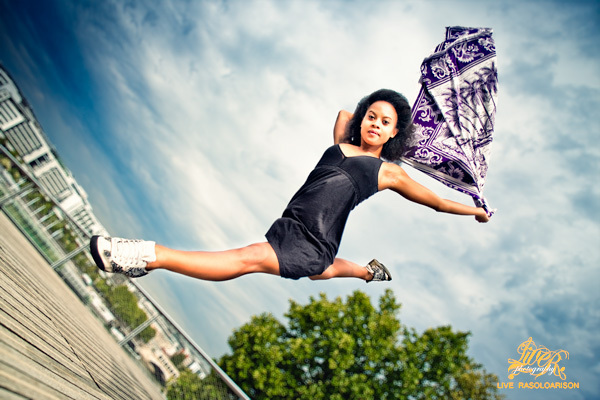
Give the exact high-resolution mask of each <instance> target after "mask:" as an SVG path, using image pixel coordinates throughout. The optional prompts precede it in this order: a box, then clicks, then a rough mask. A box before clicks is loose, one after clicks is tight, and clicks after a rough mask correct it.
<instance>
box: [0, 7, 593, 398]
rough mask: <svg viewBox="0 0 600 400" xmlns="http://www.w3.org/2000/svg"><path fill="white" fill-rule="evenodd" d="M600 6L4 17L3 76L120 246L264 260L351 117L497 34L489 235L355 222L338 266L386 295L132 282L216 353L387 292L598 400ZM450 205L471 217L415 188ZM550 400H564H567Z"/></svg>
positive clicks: (2, 13) (465, 225)
mask: <svg viewBox="0 0 600 400" xmlns="http://www.w3.org/2000/svg"><path fill="white" fill-rule="evenodd" d="M598 21H600V6H599V4H598V3H597V2H593V1H590V2H579V1H573V2H569V3H568V4H566V3H565V4H563V3H562V2H550V1H547V2H542V1H533V2H527V1H498V2H474V1H448V2H441V1H378V2H375V1H321V2H317V1H303V2H301V1H294V0H290V1H275V0H274V1H266V0H265V1H241V0H240V1H192V2H188V1H173V2H125V1H110V0H108V1H102V2H94V1H77V2H76V1H52V0H48V1H43V2H41V1H30V0H25V1H10V0H0V35H1V37H0V61H1V62H2V63H3V64H4V66H5V67H6V68H7V69H8V70H9V71H10V73H11V74H12V76H13V77H14V78H15V80H16V81H17V83H18V85H19V86H20V88H21V90H22V91H23V92H24V94H25V96H26V97H27V99H28V101H29V102H30V103H31V105H32V107H33V109H34V111H35V113H36V115H37V117H38V119H39V121H40V122H41V124H42V126H43V128H44V130H45V132H46V134H47V135H48V136H49V138H50V139H51V141H52V142H53V143H54V144H55V146H56V148H57V150H58V152H59V154H60V155H61V157H62V158H63V159H64V161H65V163H66V165H67V166H68V167H69V168H70V169H71V170H72V172H73V174H74V176H75V177H76V179H77V180H78V182H79V183H80V184H81V185H82V186H83V187H84V188H85V190H86V191H87V193H88V195H89V200H90V202H91V203H92V205H93V207H94V211H95V213H96V214H97V216H98V217H99V219H100V220H101V221H102V222H103V224H104V225H105V226H106V227H107V229H108V230H109V231H110V232H111V233H112V234H113V235H115V236H126V237H140V238H145V239H151V240H156V241H158V242H159V243H161V244H165V245H168V246H172V247H175V248H181V249H190V250H191V249H205V250H222V249H226V248H232V247H238V246H243V245H246V244H249V243H252V242H256V241H262V240H264V233H265V232H266V231H267V229H268V228H269V226H270V224H271V222H272V221H273V220H274V219H275V218H277V217H278V216H279V215H280V214H281V212H282V211H283V209H284V208H285V205H286V204H287V202H288V200H289V199H290V198H291V196H292V195H293V194H294V192H295V191H296V189H297V188H298V187H299V186H300V185H301V184H302V183H303V181H304V179H305V178H306V176H307V174H308V173H309V172H310V170H311V169H312V167H313V166H314V164H315V163H316V162H317V161H318V159H319V157H320V155H321V154H322V152H323V151H324V149H325V148H327V147H328V146H329V145H330V144H331V143H332V126H333V122H334V120H335V117H336V114H337V111H338V110H340V109H341V108H345V109H350V110H352V109H353V108H354V106H355V104H356V102H357V101H358V100H359V99H360V98H361V97H362V96H364V95H365V94H367V93H370V92H372V91H373V90H375V89H379V88H381V87H386V88H392V89H395V90H398V91H400V92H402V93H404V94H405V95H406V96H407V97H408V99H409V100H410V101H411V102H412V101H413V100H414V99H415V97H416V95H417V93H418V77H419V66H420V63H421V61H422V59H423V58H424V57H426V56H427V55H428V54H429V53H430V52H431V51H432V50H433V49H434V47H435V46H436V45H437V44H438V43H439V42H441V41H442V40H443V36H444V31H445V27H446V26H451V25H463V26H485V27H491V28H493V29H494V35H495V40H496V45H497V52H498V70H499V80H500V85H499V90H500V91H499V104H498V114H497V120H496V136H495V141H494V144H493V148H492V161H491V163H490V170H489V173H488V179H487V184H486V190H485V194H486V197H487V198H488V200H489V201H490V203H491V205H492V206H493V207H496V208H498V212H497V214H496V215H495V216H494V218H493V219H492V221H491V222H490V223H489V224H483V225H481V224H477V223H476V222H475V221H474V220H472V219H471V218H464V217H456V216H449V215H441V214H436V213H434V212H432V211H430V210H428V209H425V208H422V207H419V206H416V205H413V204H410V203H408V202H407V201H405V200H403V199H401V198H400V197H398V196H397V195H394V194H393V193H380V194H378V195H377V196H375V197H374V198H372V199H370V200H369V201H368V202H365V203H363V204H361V205H360V206H359V207H358V208H357V209H356V210H355V211H354V212H353V214H352V215H351V217H350V221H349V223H348V225H347V229H346V232H345V234H344V239H343V242H342V247H341V249H340V253H339V255H340V256H342V257H344V258H349V259H352V260H354V261H357V262H361V263H366V262H368V261H369V260H370V259H371V258H374V257H376V258H378V259H379V260H381V261H383V262H384V263H385V264H386V265H388V266H389V267H390V268H391V270H392V272H393V275H394V280H393V281H392V282H390V283H389V284H369V285H365V284H364V282H361V281H358V280H356V281H353V280H343V279H341V280H337V281H329V282H312V281H309V280H300V281H288V280H283V279H280V278H277V277H272V276H261V275H254V276H246V277H243V278H240V279H238V280H235V281H231V282H225V283H210V282H201V281H197V280H193V279H191V278H186V277H181V276H177V275H175V274H170V273H168V272H163V271H160V272H156V273H153V274H151V275H150V276H148V277H145V278H142V279H140V280H139V282H140V283H141V284H142V285H143V286H144V287H145V288H147V289H148V290H149V291H150V293H151V294H152V295H153V296H154V297H155V298H156V299H157V300H159V301H160V303H161V304H162V305H163V306H164V307H165V308H166V309H167V310H168V311H170V312H171V313H172V315H173V316H174V317H175V319H176V320H177V321H178V322H179V323H180V325H181V326H183V327H184V328H185V329H186V330H187V331H188V332H189V333H190V334H191V335H192V337H193V338H194V339H195V340H196V342H197V343H198V344H200V345H201V346H202V347H203V348H204V349H205V350H207V352H208V353H209V354H211V355H212V356H214V357H219V356H220V355H222V354H224V353H225V352H227V351H228V346H227V338H228V336H229V335H230V333H231V331H232V329H234V328H236V327H239V326H240V325H242V324H243V323H245V322H247V321H248V320H249V318H250V316H251V315H254V314H260V313H262V312H272V313H273V314H275V315H276V316H277V317H279V318H282V320H283V317H282V316H283V313H284V312H285V311H286V310H287V308H288V299H290V298H291V299H294V300H296V301H299V302H301V303H306V302H307V301H308V299H309V297H310V296H316V295H317V294H318V293H319V292H325V293H327V295H328V296H329V297H330V298H334V297H335V296H343V297H345V296H347V295H348V294H349V293H351V292H352V291H354V290H356V289H360V290H363V291H365V292H367V293H368V294H369V295H370V296H371V298H372V299H373V301H376V299H377V298H378V297H379V296H380V295H381V294H382V293H383V291H384V289H385V288H388V287H391V288H392V289H393V290H394V293H395V294H396V296H397V298H398V300H399V301H400V302H401V303H402V304H403V308H402V312H401V314H400V317H401V319H402V322H403V323H404V324H407V325H409V326H413V327H415V328H417V329H419V330H422V329H426V328H428V327H432V326H439V325H444V324H451V325H452V326H453V327H454V328H455V329H460V330H465V331H466V330H468V331H471V332H472V338H471V346H470V352H471V355H472V356H473V357H475V358H476V360H477V361H479V362H481V363H483V364H484V365H485V367H486V368H487V369H488V370H489V371H491V372H494V373H496V374H497V375H498V376H499V378H500V380H501V381H504V382H507V381H508V378H507V372H506V369H507V367H508V364H507V359H508V358H515V357H516V356H517V353H516V348H517V346H518V345H519V344H520V343H521V342H523V341H525V340H526V339H527V338H529V337H533V339H534V341H535V342H536V343H537V344H543V345H545V346H546V347H548V348H549V349H563V350H567V351H569V352H570V359H569V360H568V361H566V362H565V364H564V366H565V372H566V374H567V379H568V380H569V381H574V382H580V384H581V389H580V390H579V391H568V393H565V391H564V390H563V391H556V392H553V391H523V390H521V391H519V390H513V391H504V393H506V394H508V395H509V397H510V398H523V399H524V398H528V399H535V398H540V399H541V398H573V399H583V398H590V399H591V398H597V397H598V396H600V383H599V382H600V379H598V377H599V376H600V361H599V360H600V342H599V340H598V331H599V330H600V311H599V310H600V295H599V290H598V287H599V284H600V271H599V269H598V267H599V265H600V251H599V250H598V241H599V240H598V239H599V237H600V235H599V233H600V232H599V231H600V229H599V227H600V225H599V223H600V213H599V208H600V207H599V206H600V204H599V203H600V202H599V197H600V193H599V192H600V190H599V188H598V183H597V182H598V178H599V176H600V174H599V172H600V166H599V164H600V163H599V160H600V146H599V145H598V135H599V130H598V125H597V124H596V123H595V120H594V117H595V116H596V115H597V110H598V108H599V106H600V95H599V94H600V78H599V76H598V71H600V63H599V54H600V51H599V50H600V48H599V47H600V44H599V43H600V30H599V27H598ZM407 171H408V172H409V174H410V175H411V176H412V177H413V178H415V179H416V180H418V181H420V182H422V183H424V184H425V185H427V186H429V187H430V188H432V189H433V190H435V191H436V192H437V193H439V194H440V195H443V196H444V197H448V198H451V199H454V200H458V201H462V202H465V203H469V202H470V199H469V198H467V197H465V196H464V195H461V194H459V193H454V192H452V191H450V190H449V189H446V188H445V187H443V186H441V185H440V184H438V183H437V182H434V181H432V180H430V179H428V178H426V177H424V176H423V175H422V174H421V173H419V172H417V171H415V170H411V169H410V168H409V167H407ZM553 396H554V397H553Z"/></svg>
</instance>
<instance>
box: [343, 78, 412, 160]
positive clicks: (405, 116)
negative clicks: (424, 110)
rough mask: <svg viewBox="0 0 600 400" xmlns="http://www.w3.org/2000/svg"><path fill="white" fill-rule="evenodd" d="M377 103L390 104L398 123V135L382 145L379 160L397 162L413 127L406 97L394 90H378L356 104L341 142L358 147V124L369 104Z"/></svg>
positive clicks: (359, 138) (359, 141)
mask: <svg viewBox="0 0 600 400" xmlns="http://www.w3.org/2000/svg"><path fill="white" fill-rule="evenodd" d="M377 101H385V102H388V103H390V104H391V105H392V106H393V107H394V109H395V110H396V114H397V115H398V122H397V123H396V129H398V133H397V134H396V136H394V137H393V138H390V140H388V141H387V143H385V144H384V145H383V149H382V151H381V158H383V159H384V160H386V161H390V162H392V161H397V160H399V159H400V157H401V156H402V155H403V154H404V151H405V150H406V148H407V144H408V141H409V139H410V136H411V135H412V134H413V132H414V125H413V124H412V117H411V114H412V113H411V108H410V105H409V104H408V101H407V100H406V97H404V96H403V95H401V94H400V93H398V92H396V91H394V90H390V89H379V90H377V91H375V92H373V93H371V94H370V95H368V96H366V97H363V99H362V100H361V101H359V102H358V105H357V106H356V110H355V111H354V115H353V117H352V119H351V120H350V122H348V125H347V127H346V134H345V135H344V139H343V140H342V141H343V142H344V143H350V144H353V145H356V146H360V144H361V136H360V124H361V123H362V120H363V118H364V117H365V115H366V113H367V110H368V109H369V107H370V106H371V104H373V103H375V102H377Z"/></svg>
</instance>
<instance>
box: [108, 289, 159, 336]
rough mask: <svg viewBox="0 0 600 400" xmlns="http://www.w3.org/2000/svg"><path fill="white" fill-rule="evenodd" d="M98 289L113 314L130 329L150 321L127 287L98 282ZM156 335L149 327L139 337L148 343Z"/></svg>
mask: <svg viewBox="0 0 600 400" xmlns="http://www.w3.org/2000/svg"><path fill="white" fill-rule="evenodd" d="M96 289H98V291H100V292H101V293H102V295H103V296H104V298H105V299H106V301H108V303H109V304H110V309H111V310H112V312H113V314H115V316H116V317H117V318H119V319H120V320H121V321H123V322H124V323H125V324H127V325H128V326H129V327H130V328H132V329H133V328H135V327H137V326H139V325H141V324H143V323H144V322H146V320H147V319H148V316H147V315H146V313H145V312H144V311H142V309H140V307H139V306H138V302H137V298H136V297H135V295H134V294H133V293H131V292H130V291H129V290H128V289H127V286H125V285H119V286H115V287H111V286H108V285H106V283H104V282H96ZM155 335H156V330H155V329H154V328H152V327H151V326H149V327H147V328H146V329H144V330H143V331H142V332H140V334H139V337H140V339H141V340H143V341H144V342H148V341H149V340H150V339H152V338H153V337H154V336H155Z"/></svg>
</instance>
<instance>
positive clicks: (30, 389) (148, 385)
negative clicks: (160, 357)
mask: <svg viewBox="0 0 600 400" xmlns="http://www.w3.org/2000/svg"><path fill="white" fill-rule="evenodd" d="M0 398H2V399H22V398H28V399H127V400H130V399H164V396H163V395H162V394H161V391H160V387H159V386H157V385H156V384H155V383H154V382H153V381H152V380H151V378H150V377H149V376H148V374H147V372H146V371H145V370H144V369H143V367H141V366H139V365H138V364H137V363H136V362H135V361H134V360H132V359H131V357H130V356H129V355H128V354H127V353H126V352H125V350H124V349H122V348H121V347H119V346H118V345H117V344H116V342H115V340H114V339H113V338H112V337H111V336H110V334H109V333H108V331H107V330H106V329H105V328H104V326H103V325H102V324H101V323H100V321H98V320H97V319H96V318H95V317H94V316H93V315H92V314H91V312H90V311H89V310H88V309H87V308H86V307H85V306H84V305H83V304H82V303H81V301H80V300H79V298H78V297H76V296H75V294H73V292H72V291H71V289H69V287H68V286H67V285H66V284H65V283H64V282H63V281H62V279H61V278H60V277H59V276H58V275H57V274H56V272H55V271H53V270H52V269H51V268H50V266H49V265H48V263H47V262H46V261H44V259H43V258H42V257H41V256H40V255H39V254H38V253H37V252H36V250H35V249H34V248H33V247H32V246H31V245H30V244H29V242H28V241H27V239H25V238H24V237H23V236H22V235H21V233H20V232H19V231H18V230H17V229H16V228H15V226H14V225H13V224H12V223H11V222H10V220H8V219H7V218H6V216H5V215H4V214H3V213H2V212H0Z"/></svg>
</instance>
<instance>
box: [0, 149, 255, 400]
mask: <svg viewBox="0 0 600 400" xmlns="http://www.w3.org/2000/svg"><path fill="white" fill-rule="evenodd" d="M0 158H1V160H0V161H2V162H1V164H2V166H1V167H0V209H1V210H2V211H3V212H4V213H5V214H6V215H7V216H8V218H9V219H11V221H12V222H13V223H14V224H15V226H16V227H17V228H18V229H19V230H20V231H21V232H22V233H23V235H24V236H25V237H26V238H27V239H28V240H29V241H30V242H31V244H32V245H33V246H34V247H35V249H36V250H37V251H38V252H39V253H40V254H41V255H42V257H44V259H45V260H46V261H47V262H48V264H50V265H51V267H52V268H53V269H54V270H56V271H57V273H58V274H59V275H60V276H61V277H62V278H63V279H64V280H65V282H66V283H67V284H68V285H69V286H70V287H71V289H73V291H74V292H75V293H76V294H77V295H78V296H79V298H80V299H81V300H82V301H83V302H84V303H85V304H86V305H87V306H88V307H89V309H90V310H91V312H92V313H93V314H94V315H96V316H97V317H98V319H100V320H101V321H102V322H103V323H104V325H105V326H106V328H107V329H108V330H109V331H110V332H111V334H112V335H113V337H115V340H116V341H117V342H118V343H119V344H120V345H121V346H122V347H123V348H124V349H125V350H126V351H128V352H129V353H130V354H131V355H132V356H133V357H134V358H135V359H137V360H138V361H140V362H141V364H143V366H144V367H145V368H147V369H148V371H149V373H150V374H152V375H154V377H155V378H156V380H157V382H158V383H159V384H161V385H162V386H163V389H164V393H165V396H166V397H167V398H168V399H236V398H240V399H249V397H248V396H247V395H246V394H245V393H244V392H243V390H242V389H240V388H239V387H238V386H237V385H236V383H235V382H234V381H233V380H232V379H231V378H230V377H229V376H228V375H227V374H226V373H225V372H224V371H223V370H222V369H221V368H220V367H219V366H218V365H217V363H216V362H215V361H214V360H212V358H211V357H210V356H209V355H208V354H207V353H206V352H205V351H204V350H203V349H202V348H200V346H198V345H197V344H196V343H195V342H194V340H193V339H192V338H191V337H190V336H189V335H188V334H187V333H186V332H185V331H184V330H183V329H181V327H180V326H179V325H178V324H177V323H176V322H175V321H174V320H173V319H172V318H171V317H170V316H169V314H168V313H167V312H166V311H165V310H164V309H163V308H162V307H161V306H160V305H159V304H158V303H157V302H156V301H155V300H154V299H152V297H151V296H150V295H149V294H148V293H147V292H146V291H145V290H144V289H143V288H142V287H140V286H139V285H138V284H137V283H136V282H135V281H134V280H129V279H128V278H126V277H124V276H122V275H111V274H105V273H103V272H102V271H100V270H98V269H97V268H96V267H95V264H94V263H93V260H92V259H91V256H90V254H89V252H88V251H87V246H88V243H89V239H90V237H91V233H90V232H88V231H87V230H86V229H85V228H84V227H83V226H82V225H81V224H80V223H79V222H78V221H76V220H75V219H74V218H72V217H71V216H70V215H69V214H68V213H67V212H66V210H65V209H64V208H63V207H62V206H61V204H60V202H59V201H58V200H57V199H56V198H55V197H54V196H53V195H52V194H51V193H50V192H49V191H48V190H46V189H45V188H44V187H43V185H41V184H40V182H39V181H38V180H37V178H36V177H35V176H34V175H33V174H32V173H31V172H30V171H29V170H28V168H27V167H26V166H24V165H23V164H22V163H21V162H20V161H19V160H18V159H17V158H16V157H15V156H14V155H13V154H11V152H10V151H9V150H7V149H6V148H5V147H4V146H2V145H0Z"/></svg>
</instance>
